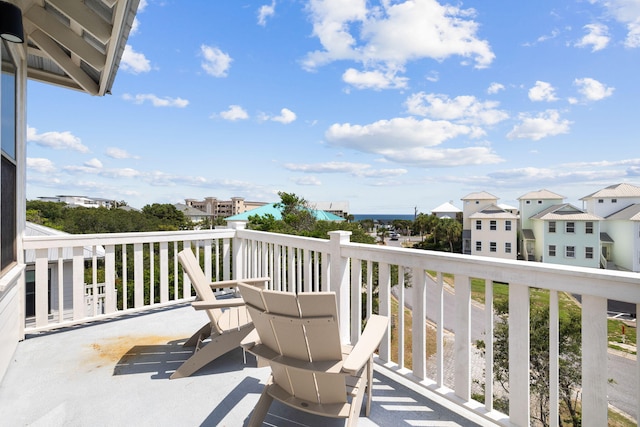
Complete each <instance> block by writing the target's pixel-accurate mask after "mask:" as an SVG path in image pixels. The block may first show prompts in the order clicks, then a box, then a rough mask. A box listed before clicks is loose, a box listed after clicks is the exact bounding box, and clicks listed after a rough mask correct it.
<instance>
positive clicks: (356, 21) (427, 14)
mask: <svg viewBox="0 0 640 427" xmlns="http://www.w3.org/2000/svg"><path fill="white" fill-rule="evenodd" d="M308 10H309V11H310V13H311V20H312V22H313V35H314V36H316V37H318V39H319V41H320V43H321V44H322V47H323V49H322V50H317V51H314V52H310V53H308V54H307V56H306V58H305V59H304V61H303V65H304V67H305V68H306V69H308V70H313V69H315V68H317V67H320V66H322V65H325V64H328V63H330V62H333V61H337V60H352V61H356V62H359V63H362V64H363V65H366V67H367V69H368V70H369V71H371V70H376V69H379V70H400V69H402V68H403V67H404V65H405V64H406V63H407V62H409V61H412V60H417V59H422V58H432V59H435V60H438V61H441V60H444V59H447V58H448V57H450V56H454V55H456V56H461V57H462V58H464V61H465V62H466V61H467V59H471V60H473V61H474V62H475V66H476V68H485V67H487V66H489V65H490V64H491V62H492V61H493V59H494V58H495V55H494V53H493V52H492V51H491V48H490V46H489V43H488V42H487V41H486V40H481V39H479V38H478V37H477V35H476V33H477V30H478V24H477V23H476V22H475V21H473V20H472V17H473V15H474V13H475V12H474V11H473V10H472V9H460V8H459V7H456V6H451V5H445V6H443V5H441V4H439V3H438V2H437V1H436V0H413V1H408V0H407V1H402V2H388V1H384V2H381V5H380V6H373V7H371V8H370V9H368V8H367V2H365V1H363V0H351V1H335V0H316V1H312V2H311V4H310V6H309V9H308ZM358 81H360V80H358Z"/></svg>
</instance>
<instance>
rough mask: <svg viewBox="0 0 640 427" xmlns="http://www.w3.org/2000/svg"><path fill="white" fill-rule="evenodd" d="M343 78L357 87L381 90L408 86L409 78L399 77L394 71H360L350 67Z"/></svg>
mask: <svg viewBox="0 0 640 427" xmlns="http://www.w3.org/2000/svg"><path fill="white" fill-rule="evenodd" d="M342 80H343V81H344V82H345V83H348V84H350V85H352V86H354V87H355V88H357V89H376V90H380V89H401V88H406V87H407V82H408V80H409V79H408V78H406V77H398V76H397V75H396V74H395V73H394V72H383V71H382V70H374V71H358V70H356V69H355V68H349V69H347V71H345V72H344V74H343V75H342Z"/></svg>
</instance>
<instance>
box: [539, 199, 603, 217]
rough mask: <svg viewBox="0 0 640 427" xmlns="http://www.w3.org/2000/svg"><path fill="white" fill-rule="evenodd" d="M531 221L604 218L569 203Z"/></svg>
mask: <svg viewBox="0 0 640 427" xmlns="http://www.w3.org/2000/svg"><path fill="white" fill-rule="evenodd" d="M531 219H541V220H544V221H553V220H560V221H569V220H573V221H600V220H601V219H603V218H602V217H600V216H598V215H593V214H590V213H588V212H584V211H582V210H580V209H578V208H576V207H575V206H573V205H571V204H569V203H563V204H560V205H553V206H550V207H548V208H547V209H545V210H543V211H541V212H538V213H537V214H535V215H533V216H532V217H531Z"/></svg>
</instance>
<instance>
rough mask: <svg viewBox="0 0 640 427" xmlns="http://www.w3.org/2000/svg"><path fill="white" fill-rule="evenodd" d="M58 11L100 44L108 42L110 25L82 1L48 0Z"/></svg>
mask: <svg viewBox="0 0 640 427" xmlns="http://www.w3.org/2000/svg"><path fill="white" fill-rule="evenodd" d="M49 3H51V5H53V6H54V7H55V8H56V9H58V10H59V11H60V12H62V13H64V14H65V15H67V16H68V17H69V19H71V20H72V21H75V22H77V23H78V25H80V26H81V27H82V28H83V29H84V30H85V31H86V32H87V33H89V34H91V35H92V36H93V37H95V38H96V39H98V40H100V42H101V43H102V44H105V45H106V44H107V43H109V40H110V39H111V30H112V26H111V24H109V23H108V22H105V21H104V19H102V18H101V17H100V16H98V15H97V14H96V13H95V12H94V11H93V10H91V9H90V8H88V7H87V6H86V5H85V4H84V3H83V2H79V1H78V2H71V1H68V0H49Z"/></svg>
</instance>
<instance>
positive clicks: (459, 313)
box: [454, 274, 471, 401]
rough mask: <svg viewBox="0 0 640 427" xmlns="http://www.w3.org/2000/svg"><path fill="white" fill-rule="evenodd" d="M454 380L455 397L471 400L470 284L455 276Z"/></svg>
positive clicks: (463, 278) (460, 276)
mask: <svg viewBox="0 0 640 427" xmlns="http://www.w3.org/2000/svg"><path fill="white" fill-rule="evenodd" d="M454 280H455V284H454V286H455V298H456V308H455V322H454V325H455V326H454V328H455V329H454V330H455V342H454V346H455V369H454V372H455V380H454V387H455V393H456V396H458V397H460V398H461V399H462V400H464V401H468V400H470V399H471V369H470V362H471V357H470V356H471V284H470V278H469V277H468V276H465V275H461V274H458V275H456V276H455V279H454Z"/></svg>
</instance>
